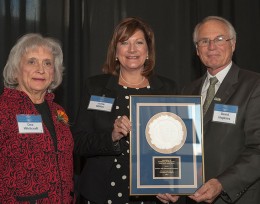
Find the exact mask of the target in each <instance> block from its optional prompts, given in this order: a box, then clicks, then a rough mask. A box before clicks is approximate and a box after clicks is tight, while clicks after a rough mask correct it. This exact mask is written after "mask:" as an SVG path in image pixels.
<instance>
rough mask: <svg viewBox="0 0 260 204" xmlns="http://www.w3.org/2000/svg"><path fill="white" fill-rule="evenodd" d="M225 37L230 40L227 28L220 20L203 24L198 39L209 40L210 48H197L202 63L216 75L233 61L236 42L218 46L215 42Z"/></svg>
mask: <svg viewBox="0 0 260 204" xmlns="http://www.w3.org/2000/svg"><path fill="white" fill-rule="evenodd" d="M218 36H223V37H224V38H225V39H230V38H232V37H233V36H230V34H229V32H228V28H227V26H226V25H225V24H224V23H222V22H221V21H218V20H210V21H207V22H206V23H204V24H202V25H201V26H200V28H199V30H198V39H197V41H199V40H203V39H209V40H211V41H210V42H209V45H208V46H205V47H200V46H197V55H198V56H199V57H200V59H201V61H202V63H203V64H204V65H205V66H206V67H207V68H208V71H209V72H214V73H215V74H216V73H217V72H219V71H221V70H222V69H224V68H225V67H226V66H227V65H228V64H229V63H230V62H231V60H232V55H233V52H234V50H235V43H236V42H235V40H228V41H225V42H224V43H223V45H217V44H216V43H215V42H214V41H213V40H214V39H215V38H216V37H218Z"/></svg>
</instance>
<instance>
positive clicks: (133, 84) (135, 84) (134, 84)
mask: <svg viewBox="0 0 260 204" xmlns="http://www.w3.org/2000/svg"><path fill="white" fill-rule="evenodd" d="M119 75H120V77H121V79H122V80H123V81H124V82H125V83H127V84H129V85H132V86H137V85H140V84H141V83H143V82H144V80H145V77H144V76H143V79H142V81H141V82H138V83H130V82H128V81H126V80H125V79H124V77H123V76H122V73H121V71H120V73H119Z"/></svg>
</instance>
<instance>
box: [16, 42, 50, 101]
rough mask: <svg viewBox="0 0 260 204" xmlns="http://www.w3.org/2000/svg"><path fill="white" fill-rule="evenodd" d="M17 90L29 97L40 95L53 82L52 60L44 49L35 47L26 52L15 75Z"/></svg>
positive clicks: (48, 52)
mask: <svg viewBox="0 0 260 204" xmlns="http://www.w3.org/2000/svg"><path fill="white" fill-rule="evenodd" d="M17 80H18V84H19V85H18V87H17V88H18V89H20V90H22V91H24V92H25V93H27V94H28V95H29V96H30V95H35V94H42V93H45V91H46V90H47V89H48V87H49V85H50V84H51V82H52V81H53V80H54V58H53V55H52V53H51V52H50V51H49V50H48V49H47V48H44V47H37V48H35V49H31V50H29V51H28V52H26V53H25V54H24V55H23V56H22V58H21V61H20V70H19V73H18V74H17Z"/></svg>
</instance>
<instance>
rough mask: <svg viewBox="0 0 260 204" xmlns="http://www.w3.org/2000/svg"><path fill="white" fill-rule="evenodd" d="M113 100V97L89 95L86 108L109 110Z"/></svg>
mask: <svg viewBox="0 0 260 204" xmlns="http://www.w3.org/2000/svg"><path fill="white" fill-rule="evenodd" d="M114 101H115V99H114V98H107V97H103V96H94V95H92V96H91V97H90V102H89V105H88V109H91V110H100V111H107V112H111V109H112V106H113V103H114Z"/></svg>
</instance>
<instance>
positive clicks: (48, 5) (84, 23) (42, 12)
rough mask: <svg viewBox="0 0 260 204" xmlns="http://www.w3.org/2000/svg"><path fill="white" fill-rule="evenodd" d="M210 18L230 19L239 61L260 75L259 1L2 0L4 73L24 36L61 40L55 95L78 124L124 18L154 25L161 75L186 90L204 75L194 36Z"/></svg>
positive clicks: (0, 60)
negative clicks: (92, 80)
mask: <svg viewBox="0 0 260 204" xmlns="http://www.w3.org/2000/svg"><path fill="white" fill-rule="evenodd" d="M208 15H219V16H222V17H225V18H227V19H228V20H229V21H231V23H232V24H233V25H234V27H235V29H236V31H237V33H238V36H237V47H236V51H235V54H234V58H233V59H234V61H235V62H236V63H237V64H238V65H240V66H241V67H243V68H245V69H248V70H253V71H256V72H260V69H259V67H260V60H259V58H260V50H259V48H260V1H259V0H250V1H249V0H163V1H162V0H0V72H1V73H2V70H3V68H4V65H5V63H6V60H7V56H8V54H9V51H10V49H11V47H12V46H13V45H14V43H15V42H16V40H17V39H18V38H19V37H20V36H22V35H23V34H25V33H28V32H37V33H41V34H43V35H45V36H51V37H54V38H57V39H59V40H60V42H61V44H62V47H63V52H64V65H65V67H66V71H65V73H64V81H63V83H62V86H61V87H60V88H58V89H57V90H56V91H55V93H56V101H57V102H58V103H60V104H61V105H63V106H64V107H65V109H66V110H67V112H68V113H69V115H70V119H71V121H74V119H75V115H76V111H77V109H78V103H79V98H80V94H81V93H80V91H81V86H82V84H83V82H84V80H85V79H86V78H87V77H89V76H92V75H96V74H100V73H101V66H102V64H103V62H104V60H105V55H106V50H107V46H108V42H109V40H110V38H111V36H112V32H113V29H114V27H115V26H116V25H117V23H118V22H119V21H120V20H121V19H122V18H124V17H129V16H139V17H141V18H143V19H144V20H145V21H147V22H148V23H149V24H150V25H151V27H152V28H153V30H154V32H155V37H156V52H157V55H156V56H157V62H156V72H157V73H159V74H161V75H164V76H167V77H169V78H171V79H173V80H175V81H176V82H177V83H178V84H179V85H180V86H182V85H184V84H186V83H189V82H191V81H192V80H194V79H195V78H197V77H199V76H201V75H202V74H203V73H204V71H205V70H204V69H203V67H202V66H201V64H200V62H199V60H198V58H197V56H196V53H195V49H194V46H193V43H192V32H193V28H194V27H195V25H196V23H197V22H199V21H200V20H201V19H202V18H204V17H205V16H208ZM2 81H3V80H2V78H1V82H2ZM1 84H2V83H1ZM1 89H2V87H1Z"/></svg>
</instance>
